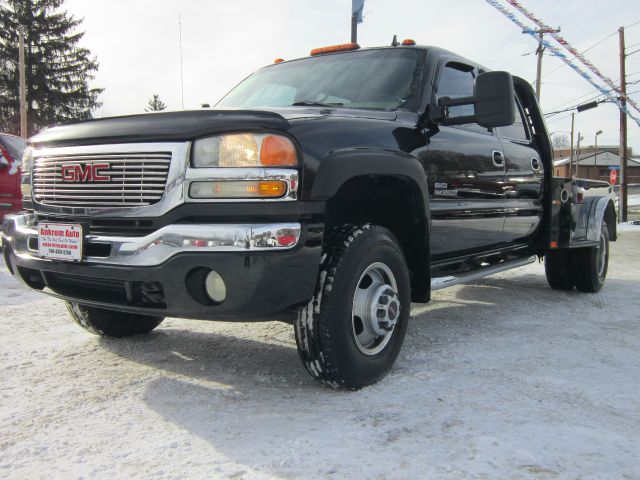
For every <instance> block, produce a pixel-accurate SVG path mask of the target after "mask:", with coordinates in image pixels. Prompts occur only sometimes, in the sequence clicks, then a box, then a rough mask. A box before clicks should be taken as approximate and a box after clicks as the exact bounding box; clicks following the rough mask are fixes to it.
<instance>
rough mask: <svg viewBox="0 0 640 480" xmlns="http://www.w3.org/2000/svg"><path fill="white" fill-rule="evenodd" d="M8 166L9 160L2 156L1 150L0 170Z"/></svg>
mask: <svg viewBox="0 0 640 480" xmlns="http://www.w3.org/2000/svg"><path fill="white" fill-rule="evenodd" d="M8 166H9V160H7V159H6V158H4V155H3V154H2V152H0V170H1V169H3V168H6V167H8Z"/></svg>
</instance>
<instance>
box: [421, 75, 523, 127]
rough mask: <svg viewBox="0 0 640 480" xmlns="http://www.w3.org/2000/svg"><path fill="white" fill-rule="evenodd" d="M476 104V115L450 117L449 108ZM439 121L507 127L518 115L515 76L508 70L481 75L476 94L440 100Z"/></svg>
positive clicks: (474, 88)
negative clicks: (514, 84)
mask: <svg viewBox="0 0 640 480" xmlns="http://www.w3.org/2000/svg"><path fill="white" fill-rule="evenodd" d="M459 105H473V106H474V114H473V115H464V116H460V117H449V107H453V106H459ZM436 110H437V114H436V118H432V120H434V121H435V123H440V124H442V125H445V126H448V125H464V124H467V123H477V124H478V125H481V126H483V127H485V128H495V127H506V126H508V125H512V124H513V122H514V121H515V118H516V103H515V91H514V88H513V78H512V77H511V74H510V73H508V72H485V73H481V74H479V75H478V76H477V78H476V81H475V83H474V86H473V96H472V97H462V98H450V97H442V98H440V99H438V108H437V109H436Z"/></svg>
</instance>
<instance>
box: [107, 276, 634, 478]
mask: <svg viewBox="0 0 640 480" xmlns="http://www.w3.org/2000/svg"><path fill="white" fill-rule="evenodd" d="M633 283H634V286H633V287H634V288H635V289H636V290H637V282H633ZM605 288H606V289H608V290H609V293H612V292H616V291H621V292H624V291H627V292H628V291H629V289H630V288H631V286H630V285H629V282H627V281H617V280H611V281H609V282H608V284H607V287H605ZM445 292H446V291H445ZM613 294H614V296H615V295H618V294H617V293H613ZM594 297H598V296H597V295H596V296H585V295H584V294H580V293H578V292H554V291H552V290H551V289H550V288H549V287H548V286H547V285H546V282H545V279H544V275H540V274H533V273H532V274H530V273H523V274H522V275H519V276H517V277H510V278H503V277H494V278H490V279H485V280H483V281H480V282H475V283H474V284H469V285H465V286H461V287H457V288H456V289H455V290H451V291H449V292H448V293H444V292H436V293H435V295H434V299H433V302H432V303H431V304H430V305H429V306H428V307H426V309H424V310H423V311H421V312H420V313H419V314H418V315H416V316H414V318H413V319H412V322H411V324H410V327H409V331H408V335H407V338H406V341H405V346H404V349H403V351H402V353H401V355H400V358H399V359H398V362H397V363H396V366H395V368H394V369H393V370H392V372H391V373H390V375H389V376H388V377H387V378H386V379H384V380H383V381H382V382H380V383H378V384H376V385H373V386H372V387H369V388H366V389H363V390H361V391H359V392H352V393H343V392H336V391H333V390H331V389H328V388H324V387H322V386H320V385H319V384H317V383H316V382H315V381H313V380H312V379H311V378H309V377H308V376H307V374H306V372H305V371H304V369H303V367H302V366H301V364H300V362H299V359H298V355H297V352H296V349H295V342H294V341H293V335H292V329H291V327H288V326H282V325H280V324H260V325H258V324H243V325H242V329H243V330H238V331H239V332H241V333H242V335H243V337H240V336H235V335H230V334H228V333H214V332H202V331H192V330H188V329H183V328H181V327H182V325H180V322H181V321H177V322H174V323H173V326H171V327H170V328H165V329H162V328H160V329H159V330H158V331H156V332H154V333H153V334H151V335H148V336H146V337H137V338H135V337H134V338H132V339H130V340H128V341H122V340H101V345H102V347H103V348H105V349H106V350H108V351H110V352H111V353H113V354H115V355H118V356H120V357H122V358H124V359H127V360H129V361H132V362H136V363H139V364H142V365H145V366H148V367H150V368H151V369H154V370H156V371H158V372H160V373H161V375H160V376H159V377H158V378H154V379H153V380H151V381H149V382H148V383H147V385H146V389H145V392H144V397H143V401H144V402H145V403H146V404H147V405H148V406H149V408H150V409H151V410H153V411H154V412H156V413H157V414H158V415H159V416H160V417H161V418H163V419H165V420H166V421H168V422H171V423H172V424H175V425H177V426H179V427H181V428H184V429H186V430H188V431H189V432H190V433H191V434H193V435H196V436H197V437H199V438H201V439H203V440H205V441H207V442H208V443H210V444H211V445H212V446H213V447H214V448H215V449H216V450H217V451H219V452H221V453H223V454H224V455H226V456H227V457H229V458H231V459H233V460H234V461H235V462H238V463H239V464H240V467H239V468H242V466H244V467H247V468H252V469H259V470H262V471H266V472H269V473H271V474H275V475H278V474H279V473H282V474H283V475H284V476H287V474H291V473H296V472H298V473H300V474H303V473H305V474H310V475H311V476H313V475H316V476H321V475H325V474H327V473H332V472H333V471H334V466H333V465H332V464H322V465H315V464H313V463H312V464H311V465H310V463H309V459H312V458H314V456H315V455H316V454H317V452H318V451H322V450H325V451H329V452H334V453H335V455H336V456H337V457H339V458H340V459H341V460H340V461H339V462H338V463H339V464H340V465H341V466H345V467H347V466H353V467H354V468H355V466H357V463H358V462H359V460H358V459H357V452H358V451H359V450H360V445H361V443H362V440H363V437H366V438H367V439H370V438H376V442H375V443H376V445H377V446H379V448H378V447H376V449H375V450H376V451H377V455H379V456H380V458H382V460H381V465H384V464H385V462H388V461H393V458H392V457H393V455H394V453H393V452H394V448H399V447H400V445H401V444H403V443H407V442H409V443H411V442H415V441H419V442H420V443H422V444H424V447H425V448H430V449H435V450H438V449H439V448H440V447H439V446H438V445H439V441H440V440H439V438H440V437H438V436H435V437H429V436H427V437H423V436H422V435H421V434H420V431H421V430H423V429H424V430H426V431H431V430H433V429H435V431H439V430H438V429H439V428H440V427H439V426H438V425H439V423H436V424H435V425H432V423H433V422H434V421H435V420H433V419H432V417H431V416H430V415H429V416H426V417H424V418H423V419H419V420H415V419H414V420H412V421H411V422H405V423H407V424H409V426H407V427H399V426H398V425H399V424H400V425H401V424H402V422H403V420H406V419H405V418H404V417H406V416H407V415H414V414H415V411H414V412H413V414H408V413H406V412H404V411H403V409H402V408H391V409H390V408H389V405H388V403H387V401H386V400H384V399H388V398H393V399H394V403H395V404H396V405H414V407H413V408H414V409H420V408H421V407H419V406H420V405H422V404H424V408H425V409H429V410H430V411H431V412H432V414H434V413H435V414H436V416H437V409H438V408H439V407H438V403H439V400H440V398H439V397H440V396H444V397H447V394H449V397H454V398H456V397H464V395H463V394H462V393H461V392H464V389H465V385H464V382H463V383H462V384H456V382H449V381H447V382H445V384H446V385H447V387H446V388H448V389H449V391H446V390H445V391H444V392H443V390H442V388H443V386H442V385H443V384H442V379H439V381H434V382H432V381H430V379H433V378H434V377H438V376H440V377H452V378H456V377H457V376H459V375H460V372H461V371H464V370H465V369H467V368H468V367H467V366H465V365H461V364H460V363H461V358H460V356H464V353H461V352H463V351H464V349H465V348H467V347H466V346H465V345H464V343H465V342H467V345H468V343H469V342H472V343H473V344H475V345H476V349H477V350H478V352H477V355H476V356H475V359H476V360H475V363H474V364H473V368H475V369H477V370H480V371H483V370H491V371H495V369H496V368H499V367H498V366H497V365H496V364H494V363H492V358H493V359H494V360H493V361H495V357H492V355H491V352H492V351H494V350H495V348H496V347H495V345H496V344H495V340H496V339H498V340H499V341H512V340H513V341H517V339H518V337H521V336H522V335H528V336H529V339H528V340H526V342H530V341H531V340H533V341H534V342H535V341H536V340H535V339H536V338H545V337H548V336H553V335H555V334H557V333H558V332H559V331H560V329H563V328H566V327H565V326H563V323H562V322H555V320H554V321H551V322H550V321H549V319H555V318H556V313H557V309H558V307H559V306H561V307H562V308H563V309H567V310H570V309H572V308H575V307H576V306H579V305H584V300H585V298H594ZM541 299H546V301H544V300H543V301H542V302H541ZM554 299H555V300H554ZM513 303H517V304H518V305H517V308H516V307H513V305H512V304H513ZM510 305H511V306H510ZM507 307H509V308H507ZM516 310H517V311H516ZM532 311H535V312H536V318H537V319H539V321H540V323H537V322H533V323H532V322H528V323H527V316H530V312H532ZM524 323H527V325H526V328H523V327H525V325H524ZM176 327H177V328H176ZM555 328H557V329H559V330H558V331H554V329H555ZM247 334H249V335H251V336H252V337H253V338H244V335H247ZM500 337H503V338H502V339H501V338H500ZM261 338H263V339H265V340H264V341H261V340H260V339H261ZM274 340H275V341H274ZM458 344H460V345H458ZM482 350H486V352H488V353H487V354H484V353H482ZM452 353H455V354H454V355H452ZM523 357H526V354H524V353H523ZM521 360H522V361H523V362H527V360H526V358H522V359H521ZM527 363H530V362H527ZM498 386H500V385H498ZM488 390H491V389H490V388H488ZM417 392H419V394H417ZM443 393H444V395H443ZM475 394H476V395H477V394H478V392H477V391H476V392H475ZM381 399H383V400H384V401H381ZM515 399H516V401H521V402H525V403H526V402H529V401H531V399H530V398H529V397H526V398H524V400H523V399H519V400H518V396H517V392H516V397H515ZM485 400H486V402H490V401H491V399H490V398H487V399H485ZM485 400H483V399H482V398H479V399H477V401H479V402H481V403H482V402H484V401H485ZM416 402H417V403H416ZM425 411H426V410H425ZM445 417H446V415H445ZM447 418H448V417H447ZM446 423H447V422H445V423H444V424H446ZM446 433H447V432H444V434H446ZM416 435H418V436H417V437H416ZM391 445H393V447H394V448H391V449H389V448H388V447H389V446H391ZM405 446H406V445H405ZM178 447H179V448H180V447H181V446H180V445H178ZM185 447H186V448H190V447H188V446H185ZM351 454H353V455H351ZM330 455H331V456H333V454H330ZM352 457H353V458H352ZM352 463H353V465H351V464H352ZM310 467H313V468H317V471H316V472H312V471H309V470H308V469H309V468H310ZM381 469H382V470H384V467H381ZM338 470H340V468H338Z"/></svg>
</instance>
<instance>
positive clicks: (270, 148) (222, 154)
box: [193, 133, 298, 168]
mask: <svg viewBox="0 0 640 480" xmlns="http://www.w3.org/2000/svg"><path fill="white" fill-rule="evenodd" d="M297 164H298V155H297V152H296V148H295V146H294V145H293V142H292V141H291V140H289V139H288V138H287V137H283V136H281V135H270V134H252V133H235V134H230V135H221V136H217V137H209V138H203V139H200V140H196V141H195V142H194V145H193V166H194V167H198V168H200V167H283V166H296V165H297Z"/></svg>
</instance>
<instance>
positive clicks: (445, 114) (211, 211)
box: [2, 41, 616, 389]
mask: <svg viewBox="0 0 640 480" xmlns="http://www.w3.org/2000/svg"><path fill="white" fill-rule="evenodd" d="M29 145H30V146H29V148H28V149H27V151H26V152H25V156H24V159H23V167H24V168H23V175H24V176H23V179H22V190H23V195H24V198H23V204H24V208H25V209H26V210H25V211H24V212H22V213H21V214H19V215H12V216H9V217H7V218H6V219H5V220H4V222H3V236H2V241H3V245H4V257H5V261H6V264H7V266H8V268H9V270H10V271H11V272H12V273H13V274H14V275H15V276H16V277H18V278H19V279H21V280H22V281H23V282H24V283H26V284H27V285H28V286H29V287H31V288H34V289H37V290H42V291H45V292H47V293H50V294H52V295H54V296H57V297H59V298H61V299H63V300H65V301H66V302H67V305H68V309H69V312H70V314H71V316H72V317H73V318H74V319H75V320H76V321H77V322H78V323H79V324H80V325H81V326H82V327H84V328H86V329H87V330H89V331H91V332H93V333H96V334H101V335H109V336H116V337H124V336H129V335H134V334H142V333H147V332H149V331H151V330H152V329H153V328H155V327H156V326H158V325H159V324H160V322H161V321H162V320H163V318H164V317H166V316H178V317H184V318H196V319H210V320H234V319H237V320H247V319H252V318H253V319H256V320H271V319H279V320H285V321H290V322H291V323H293V324H294V325H295V336H296V341H297V345H298V350H299V353H300V356H301V358H302V361H303V363H304V366H305V367H306V369H307V370H308V372H309V373H310V374H311V375H312V376H313V377H315V378H317V379H319V380H321V381H322V382H323V383H325V384H327V385H331V386H333V387H335V388H345V389H356V388H360V387H362V386H365V385H369V384H371V383H373V382H375V381H377V380H379V379H380V378H382V377H383V376H384V375H385V374H386V373H387V372H388V371H389V369H390V368H391V366H392V364H393V362H394V361H395V359H396V357H397V355H398V352H399V350H400V347H401V344H402V342H403V339H404V336H405V333H406V331H407V326H408V321H409V313H410V308H411V302H412V301H413V302H428V301H429V298H430V293H431V291H433V290H435V289H438V288H443V287H447V286H450V285H455V284H457V283H461V282H464V281H470V280H474V279H477V278H479V277H481V276H486V275H490V274H493V273H496V272H500V271H504V270H507V269H510V268H515V267H518V266H522V265H525V264H527V263H530V262H533V261H534V260H535V259H536V258H542V257H544V258H545V267H546V268H545V269H546V274H547V278H548V280H549V284H550V285H551V287H552V288H555V289H564V290H570V289H573V288H574V287H575V288H576V289H577V290H579V291H583V292H596V291H598V290H599V289H600V288H601V287H602V285H603V283H604V281H605V277H606V273H607V261H608V245H609V240H615V238H616V214H615V208H614V205H613V203H612V202H611V200H610V199H609V198H608V197H606V196H588V197H584V198H583V197H582V196H581V195H579V194H577V193H576V187H575V182H573V181H572V180H571V179H566V178H553V177H552V163H551V162H552V150H551V145H550V142H549V136H548V134H547V131H546V128H545V124H544V121H543V117H542V115H541V112H540V109H539V107H538V104H537V101H536V98H535V94H534V92H533V90H532V88H531V86H530V85H529V84H528V83H527V82H526V81H525V80H523V79H521V78H517V77H512V76H511V75H510V74H508V73H507V72H491V71H488V70H487V69H485V68H484V67H482V66H481V65H478V64H476V63H474V62H472V61H469V60H467V59H465V58H463V57H461V56H459V55H456V54H454V53H451V52H448V51H446V50H443V49H440V48H436V47H423V46H418V45H415V44H414V43H413V42H411V41H405V42H403V44H402V45H393V46H391V47H383V48H367V49H360V48H359V46H358V45H356V44H347V45H339V46H334V47H327V48H321V49H317V50H314V51H312V53H311V55H310V56H309V57H306V58H301V59H297V60H291V61H277V62H276V63H275V64H273V65H270V66H267V67H265V68H262V69H260V70H258V71H257V72H256V73H254V74H253V75H251V76H249V77H248V78H247V79H245V80H244V81H242V82H241V83H240V84H238V85H237V86H236V87H235V88H234V89H233V90H232V91H231V92H230V93H229V94H227V95H226V96H225V97H224V98H223V99H222V100H221V101H220V102H219V103H218V104H217V105H216V106H215V108H213V109H211V110H198V111H181V112H174V113H158V114H145V115H135V116H125V117H114V118H105V119H99V120H94V121H87V122H84V123H78V124H74V125H66V126H57V127H54V128H50V129H48V130H46V131H44V132H42V133H40V134H38V135H36V136H35V137H33V138H31V140H30V142H29Z"/></svg>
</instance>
